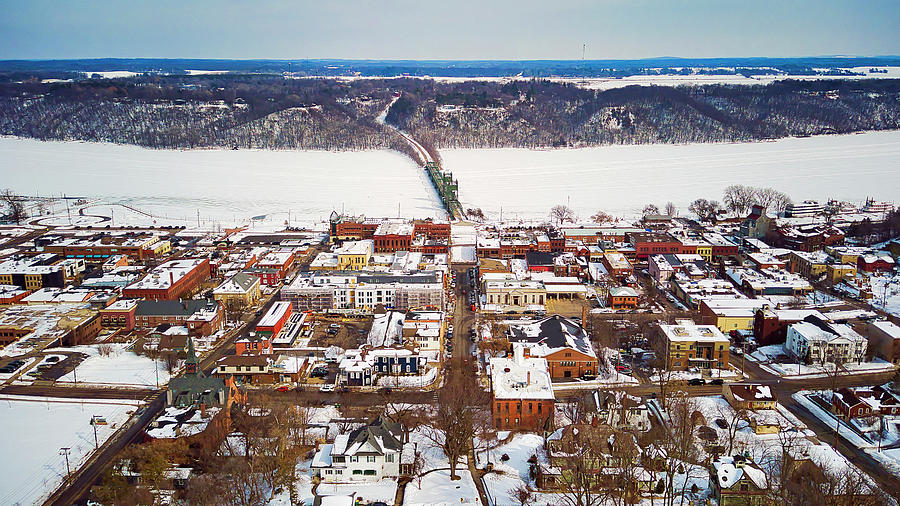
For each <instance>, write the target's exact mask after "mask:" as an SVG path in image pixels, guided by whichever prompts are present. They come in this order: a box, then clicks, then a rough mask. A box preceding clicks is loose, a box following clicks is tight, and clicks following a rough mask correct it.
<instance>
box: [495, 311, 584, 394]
mask: <svg viewBox="0 0 900 506" xmlns="http://www.w3.org/2000/svg"><path fill="white" fill-rule="evenodd" d="M507 338H508V339H509V342H510V343H512V347H513V350H515V349H516V348H517V347H521V348H522V349H523V352H524V354H525V356H526V357H540V358H543V359H546V361H547V366H548V371H549V373H550V377H551V378H553V379H554V380H556V379H565V378H579V377H583V376H587V377H591V376H596V375H597V367H598V360H597V354H596V353H595V352H594V348H593V346H592V345H591V340H590V337H589V336H588V334H587V331H585V330H584V328H583V327H582V326H581V325H579V324H577V323H575V322H574V321H572V320H570V319H568V318H564V317H562V316H559V315H553V316H549V317H547V318H544V319H542V320H538V321H534V322H531V323H521V324H512V325H510V326H509V331H508V332H507Z"/></svg>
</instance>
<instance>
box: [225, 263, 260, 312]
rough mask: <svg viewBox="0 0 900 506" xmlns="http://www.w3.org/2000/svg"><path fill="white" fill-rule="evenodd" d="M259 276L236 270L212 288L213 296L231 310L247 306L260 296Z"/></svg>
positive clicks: (255, 301)
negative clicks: (235, 272) (236, 271)
mask: <svg viewBox="0 0 900 506" xmlns="http://www.w3.org/2000/svg"><path fill="white" fill-rule="evenodd" d="M260 285H261V283H260V278H259V277H257V276H254V275H252V274H247V273H245V272H238V273H237V274H235V275H233V276H231V277H230V278H228V279H227V280H225V281H223V282H222V284H221V285H219V286H217V287H216V288H215V289H214V290H213V298H214V299H216V300H217V301H219V302H221V303H222V305H224V306H225V307H226V308H228V309H229V310H231V311H236V310H240V309H243V308H247V307H250V306H252V305H253V304H256V303H257V302H259V299H260V297H262V291H261V289H260Z"/></svg>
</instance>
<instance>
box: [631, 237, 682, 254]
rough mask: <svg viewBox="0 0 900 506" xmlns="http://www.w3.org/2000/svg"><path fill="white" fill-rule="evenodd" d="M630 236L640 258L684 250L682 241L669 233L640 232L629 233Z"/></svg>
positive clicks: (678, 252) (677, 252)
mask: <svg viewBox="0 0 900 506" xmlns="http://www.w3.org/2000/svg"><path fill="white" fill-rule="evenodd" d="M628 238H629V240H630V241H631V245H632V246H633V247H634V252H635V258H637V259H638V260H647V258H648V257H649V256H650V255H666V254H673V255H677V254H680V253H681V252H682V246H681V242H680V241H678V240H677V239H675V238H674V237H672V236H670V235H669V234H663V233H654V232H639V233H633V234H628Z"/></svg>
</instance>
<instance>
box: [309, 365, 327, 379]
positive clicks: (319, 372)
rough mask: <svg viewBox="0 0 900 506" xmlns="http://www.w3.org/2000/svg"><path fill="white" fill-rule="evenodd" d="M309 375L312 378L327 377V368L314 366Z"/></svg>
mask: <svg viewBox="0 0 900 506" xmlns="http://www.w3.org/2000/svg"><path fill="white" fill-rule="evenodd" d="M309 375H310V376H311V377H313V378H326V377H328V369H326V368H324V367H316V368H315V369H313V370H312V372H311V373H309Z"/></svg>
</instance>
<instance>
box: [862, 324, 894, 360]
mask: <svg viewBox="0 0 900 506" xmlns="http://www.w3.org/2000/svg"><path fill="white" fill-rule="evenodd" d="M866 330H868V334H869V346H870V347H871V348H872V349H873V350H875V354H876V355H878V356H879V357H881V358H883V359H885V360H887V361H888V362H890V363H892V364H897V365H900V327H898V326H897V324H896V323H893V322H890V321H877V322H871V323H869V324H868V326H867V329H866Z"/></svg>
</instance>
